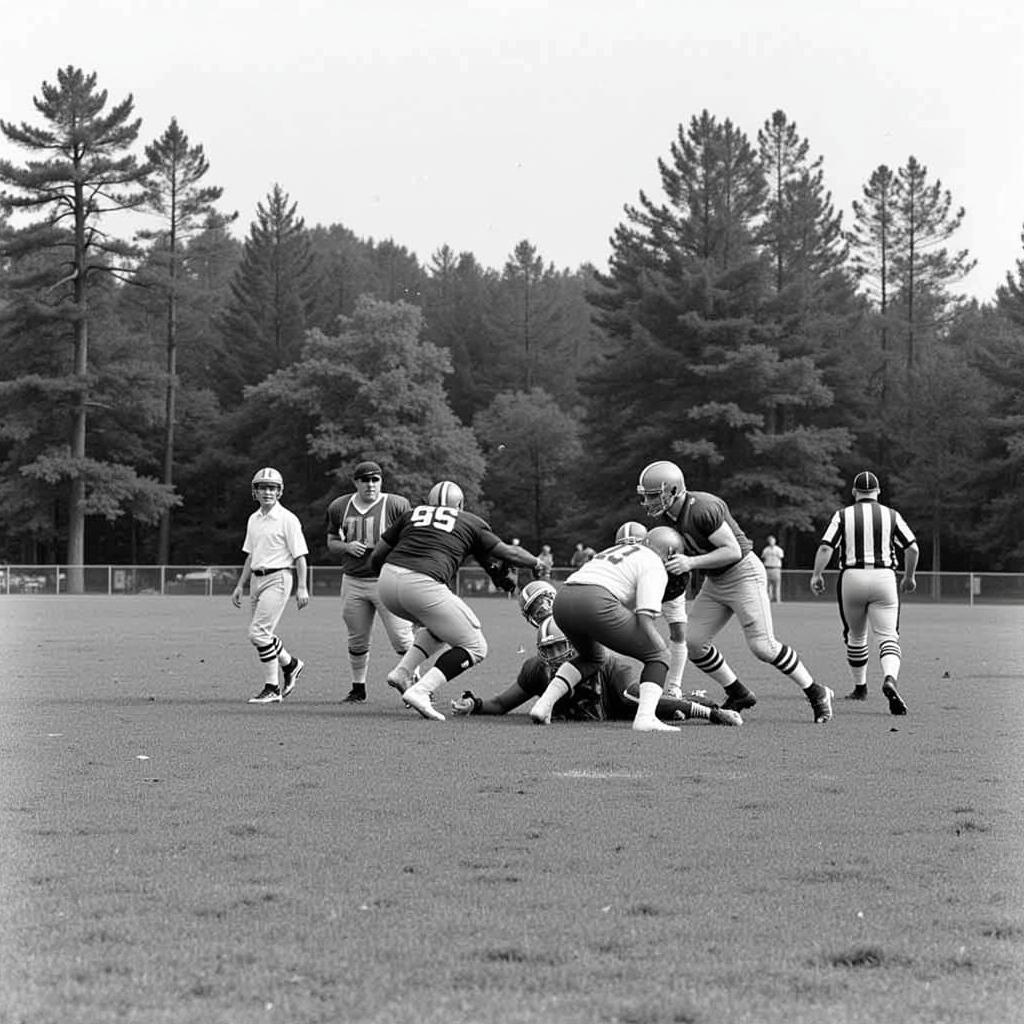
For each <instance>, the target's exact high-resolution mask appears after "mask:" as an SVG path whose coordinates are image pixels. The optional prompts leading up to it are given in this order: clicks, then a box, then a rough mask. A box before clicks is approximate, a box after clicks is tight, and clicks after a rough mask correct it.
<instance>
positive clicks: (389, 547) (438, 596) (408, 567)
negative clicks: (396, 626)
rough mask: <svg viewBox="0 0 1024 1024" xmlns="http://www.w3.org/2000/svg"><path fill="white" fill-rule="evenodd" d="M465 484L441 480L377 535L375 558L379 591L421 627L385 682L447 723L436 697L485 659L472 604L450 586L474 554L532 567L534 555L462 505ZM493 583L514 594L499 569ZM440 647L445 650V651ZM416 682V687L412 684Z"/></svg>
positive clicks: (481, 559) (408, 701)
mask: <svg viewBox="0 0 1024 1024" xmlns="http://www.w3.org/2000/svg"><path fill="white" fill-rule="evenodd" d="M463 502H464V497H463V493H462V488H461V487H459V485H458V484H456V483H454V482H452V481H451V480H441V481H440V482H439V483H436V484H434V486H433V487H431V488H430V492H429V494H428V495H427V500H426V501H425V502H424V503H423V504H421V505H417V506H416V507H415V508H412V509H410V510H409V511H408V512H405V513H403V514H402V516H401V517H400V518H399V519H398V520H397V521H396V522H395V523H393V524H392V525H391V526H389V527H388V528H387V529H386V530H385V531H384V533H383V534H382V535H381V538H380V540H378V541H377V546H376V547H375V548H374V550H373V556H372V558H371V560H370V564H371V565H372V566H373V568H374V569H375V570H378V571H379V572H380V596H381V600H382V601H383V602H384V604H385V606H386V607H387V608H388V610H389V611H391V612H392V613H393V614H395V615H399V616H401V617H402V618H404V619H408V620H409V621H410V622H412V623H414V624H415V625H416V626H417V627H418V628H417V629H416V636H415V642H414V643H413V646H412V648H411V649H410V650H409V651H407V652H406V653H405V654H404V655H403V656H402V658H401V660H400V661H399V663H398V664H397V665H396V666H395V667H394V668H393V669H392V670H391V672H390V673H388V684H389V685H390V686H393V687H394V688H395V689H397V690H399V691H401V693H402V699H403V700H404V701H405V703H406V704H407V705H408V706H409V707H411V708H412V709H413V710H415V711H416V712H418V713H419V714H420V715H422V716H423V717H424V718H427V719H433V720H435V721H441V722H443V721H444V715H442V714H441V712H440V711H438V710H436V708H435V707H434V705H433V703H432V701H431V697H432V695H433V693H434V691H435V690H437V689H438V687H440V686H441V685H442V684H443V683H445V682H447V681H448V680H451V679H454V678H455V677H456V676H458V675H461V674H462V673H463V672H465V671H466V670H467V669H470V668H472V667H473V666H474V665H477V664H479V663H480V662H481V661H483V660H484V658H485V657H487V639H486V637H485V636H484V632H483V629H482V628H481V626H480V620H479V619H478V618H477V616H476V614H475V613H474V612H473V610H472V608H470V607H469V605H468V604H466V602H465V601H463V600H462V598H461V597H458V596H457V595H456V594H455V593H454V591H453V590H452V589H451V588H452V584H453V583H454V581H455V578H456V574H457V573H458V571H459V567H460V566H461V565H462V563H463V561H464V560H465V559H466V558H468V557H470V556H472V557H474V558H475V559H476V560H477V561H478V562H479V563H480V564H481V565H482V566H484V567H485V568H486V567H488V566H491V565H492V563H495V562H501V563H506V564H507V563H510V564H511V565H513V566H516V565H520V566H525V567H526V568H528V569H535V568H536V566H537V556H536V555H534V554H531V553H530V552H529V551H527V550H526V548H524V547H522V546H520V545H516V544H506V543H505V542H504V541H502V540H501V538H500V537H498V536H497V535H496V534H494V533H493V532H492V531H491V528H490V526H489V525H488V524H487V523H486V522H485V521H484V520H483V519H481V518H480V517H479V516H478V515H474V514H473V513H472V512H469V511H467V510H466V509H465V508H463ZM492 571H493V572H494V574H495V575H492V576H491V578H492V580H493V581H494V582H495V584H496V585H501V586H502V589H504V590H506V592H508V593H512V592H513V591H514V589H515V583H514V581H513V580H512V579H510V578H509V577H508V576H507V575H506V576H504V577H503V578H502V580H501V583H499V581H498V579H496V578H495V576H496V575H497V573H498V569H497V568H494V569H493V570H488V574H489V575H491V572H492ZM442 648H447V649H446V650H444V651H443V652H442V653H440V654H438V652H439V651H442ZM435 654H437V655H438V657H437V660H436V662H435V663H434V665H433V667H432V668H430V669H429V670H428V671H427V672H424V673H423V676H422V677H421V678H420V679H419V680H418V681H417V682H413V681H412V677H413V672H414V671H415V670H416V669H417V668H418V667H419V666H420V665H421V664H422V663H423V662H424V661H425V660H426V659H427V658H431V657H433V656H434V655H435ZM410 684H411V685H410Z"/></svg>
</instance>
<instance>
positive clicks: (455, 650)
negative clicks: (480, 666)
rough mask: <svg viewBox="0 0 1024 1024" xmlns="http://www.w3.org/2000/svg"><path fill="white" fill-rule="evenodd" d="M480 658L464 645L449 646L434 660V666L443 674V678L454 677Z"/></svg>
mask: <svg viewBox="0 0 1024 1024" xmlns="http://www.w3.org/2000/svg"><path fill="white" fill-rule="evenodd" d="M480 660H481V659H479V658H477V657H475V655H474V654H473V653H472V652H471V651H468V650H466V648H465V647H449V648H448V650H447V651H445V652H444V654H442V655H440V657H438V659H437V661H435V662H434V667H435V668H436V669H438V670H439V671H440V672H442V673H443V674H444V677H445V679H454V678H455V677H456V676H457V675H459V674H461V673H462V672H465V671H466V669H467V668H471V667H472V666H473V665H475V664H476V663H477V662H478V661H480Z"/></svg>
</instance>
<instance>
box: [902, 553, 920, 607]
mask: <svg viewBox="0 0 1024 1024" xmlns="http://www.w3.org/2000/svg"><path fill="white" fill-rule="evenodd" d="M919 555H920V550H919V549H918V546H917V541H914V543H913V544H909V545H908V546H907V547H905V548H904V549H903V579H902V581H901V582H900V589H901V590H903V591H906V593H908V594H912V593H913V592H914V591H915V590H917V580H916V579H915V578H914V574H915V573H916V572H917V559H918V556H919Z"/></svg>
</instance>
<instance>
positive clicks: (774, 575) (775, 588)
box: [761, 534, 786, 604]
mask: <svg viewBox="0 0 1024 1024" xmlns="http://www.w3.org/2000/svg"><path fill="white" fill-rule="evenodd" d="M785 557H786V552H785V551H784V550H783V549H782V548H780V547H779V545H778V544H776V543H775V538H774V537H773V536H772V535H771V534H768V542H767V543H766V544H765V546H764V547H763V548H762V549H761V561H762V562H764V572H765V577H766V579H767V582H768V600H769V601H774V602H775V603H776V604H778V603H779V602H781V601H782V560H783V559H784V558H785Z"/></svg>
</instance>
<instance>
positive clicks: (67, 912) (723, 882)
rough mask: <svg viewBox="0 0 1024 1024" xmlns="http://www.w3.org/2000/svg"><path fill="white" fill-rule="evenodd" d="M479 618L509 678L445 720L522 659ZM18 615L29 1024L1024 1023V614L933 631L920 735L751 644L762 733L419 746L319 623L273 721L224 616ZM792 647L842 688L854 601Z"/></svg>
mask: <svg viewBox="0 0 1024 1024" xmlns="http://www.w3.org/2000/svg"><path fill="white" fill-rule="evenodd" d="M478 607H479V609H480V613H481V617H482V618H483V619H484V622H485V628H486V629H487V631H488V635H489V638H490V641H491V647H492V654H491V656H490V657H489V659H488V661H487V662H486V663H485V664H484V665H482V666H480V667H479V668H477V669H475V670H474V671H473V672H472V673H471V674H470V675H469V676H467V677H465V680H464V682H463V681H461V680H460V681H458V682H457V683H454V684H452V690H453V692H452V693H444V694H442V697H443V698H445V699H446V698H447V697H450V696H452V695H454V691H456V690H461V689H462V688H463V685H467V686H471V687H472V688H473V689H475V690H477V691H478V692H487V691H488V690H489V689H491V688H497V687H499V686H503V685H505V684H506V682H507V681H508V680H510V679H511V678H512V677H513V675H514V672H515V669H516V667H517V666H518V663H519V661H520V660H521V658H522V656H523V655H522V653H521V652H520V648H522V647H525V646H528V645H529V639H530V637H529V632H528V630H527V629H526V627H525V625H524V624H523V623H522V621H521V620H520V619H518V617H517V616H516V615H515V612H514V606H513V605H511V604H510V603H509V602H505V601H500V600H492V601H482V602H480V603H479V605H478ZM0 617H2V619H0V621H2V622H3V627H4V628H3V630H2V635H3V642H2V649H0V651H2V662H0V664H2V666H3V669H2V671H3V680H2V684H0V837H2V838H0V844H2V846H0V865H2V866H0V872H2V874H0V885H2V890H0V891H2V929H0V1020H2V1021H4V1022H5V1024H6V1022H25V1024H30V1022H31V1024H48V1022H53V1024H57V1022H61V1024H106V1022H114V1021H119V1022H122V1021H123V1022H130V1024H165V1022H166V1024H186V1022H188V1024H192V1022H202V1024H206V1022H249V1021H280V1022H288V1024H294V1022H320V1021H322V1022H331V1021H341V1022H353V1024H364V1022H365V1024H371V1022H373V1024H385V1022H387V1024H392V1022H394V1024H406V1022H408V1024H412V1022H438V1024H440V1022H442V1021H445V1022H453V1024H470V1022H485V1021H500V1022H509V1024H538V1022H554V1024H563V1022H564V1024H577V1022H578V1024H584V1022H587V1024H591V1022H608V1024H618V1022H621V1024H671V1022H678V1024H735V1022H750V1024H755V1022H756V1024H762V1022H763V1024H774V1022H779V1024H781V1022H793V1024H812V1022H813V1024H819V1022H826V1021H827V1022H836V1024H847V1022H849V1024H860V1022H863V1024H868V1022H871V1024H876V1022H889V1021H891V1022H901V1024H902V1022H909V1024H917V1022H933V1021H934V1022H938V1021H950V1022H957V1024H960V1022H985V1024H996V1022H999V1024H1002V1022H1009V1021H1014V1020H1019V1019H1020V1009H1019V1008H1020V1006H1021V1005H1024V866H1022V857H1021V850H1022V849H1024V813H1022V812H1024V773H1022V771H1021V768H1022V766H1024V755H1022V753H1021V751H1022V749H1024V748H1022V739H1024V710H1022V706H1021V705H1022V702H1021V699H1020V698H1021V682H1022V680H1024V639H1022V632H1021V626H1022V625H1024V610H1022V609H1013V608H1009V609H992V608H980V607H979V608H975V609H973V610H971V609H964V608H958V609H954V608H945V607H939V608H932V607H927V606H925V607H922V606H919V605H917V606H911V607H908V608H907V609H905V610H904V622H903V627H904V649H905V653H906V666H905V670H904V676H903V680H902V686H901V689H902V690H903V692H904V694H905V696H906V699H907V701H908V704H909V705H910V715H908V716H907V717H906V718H903V719H895V718H892V717H891V716H889V715H888V714H887V711H886V706H885V703H884V701H883V700H882V698H881V696H880V694H879V692H878V681H877V679H875V680H873V688H872V699H871V700H870V701H869V702H868V703H867V704H864V705H850V704H843V703H842V702H840V703H839V705H838V709H837V717H836V720H835V722H834V723H832V724H831V725H830V726H828V727H814V726H813V725H812V724H811V723H810V716H809V711H808V708H807V706H806V704H805V703H804V702H803V701H802V699H801V698H800V697H799V695H798V694H797V692H796V689H795V687H794V686H793V685H792V684H791V683H788V682H786V681H784V680H780V679H776V678H774V677H773V676H772V674H771V673H770V672H769V671H768V670H766V669H764V668H763V667H762V666H760V665H757V664H756V663H754V662H753V660H752V659H751V658H750V656H749V655H748V654H747V653H746V651H745V650H743V648H742V645H741V642H740V641H739V638H738V632H737V631H735V627H730V628H729V630H727V632H726V633H725V634H723V644H722V646H723V649H724V650H725V651H726V653H727V655H728V656H729V657H730V659H731V660H733V662H734V664H735V665H736V667H737V669H738V670H740V671H741V673H742V674H743V675H744V677H745V678H746V679H747V680H748V681H749V682H750V683H751V685H753V686H754V688H755V689H756V690H757V692H758V695H759V698H760V703H759V704H758V706H757V708H756V709H755V710H754V711H752V712H750V713H749V714H748V715H747V724H746V725H745V726H744V727H743V728H742V729H719V728H713V727H710V726H701V725H693V726H687V727H685V728H684V729H683V730H682V732H681V733H680V734H678V735H658V736H652V735H635V734H633V733H632V732H631V731H630V730H629V728H628V726H627V725H625V724H611V723H608V724H604V725H593V726H588V725H575V724H574V725H563V726H553V727H551V728H549V729H540V728H537V727H535V726H533V725H531V724H530V723H529V721H528V719H527V718H526V716H524V715H522V714H516V715H512V716H510V717H509V718H507V719H476V720H472V719H471V720H449V721H448V722H446V723H443V724H441V723H428V722H425V721H423V720H422V719H420V718H419V717H418V716H415V715H413V714H412V713H411V712H408V711H405V710H404V709H402V708H401V706H400V705H399V704H398V703H397V699H396V698H395V696H394V694H393V693H392V691H390V690H389V689H388V688H387V687H386V686H384V684H383V673H384V671H385V670H386V668H387V666H388V665H389V664H390V661H391V658H390V654H389V652H387V651H385V650H384V642H383V635H382V634H378V635H377V637H376V641H377V648H376V650H375V652H374V656H373V666H374V675H373V680H374V681H373V683H372V684H371V687H370V700H369V701H368V703H367V704H366V705H364V706H362V707H351V706H348V705H341V704H340V703H339V700H340V697H341V696H343V695H344V693H345V692H346V691H347V689H348V681H347V673H346V670H345V665H344V655H343V646H344V645H343V634H342V630H341V624H340V609H339V607H338V604H337V602H335V601H330V600H327V599H323V598H321V599H318V600H317V601H315V602H314V603H313V604H312V605H311V606H310V608H309V609H308V610H307V611H306V612H303V613H302V614H301V615H297V614H296V613H295V610H294V607H292V608H291V609H290V610H289V612H288V614H287V616H286V618H285V620H284V622H283V623H282V630H281V632H282V635H283V637H284V639H285V642H286V644H287V645H288V646H289V647H291V648H293V649H294V650H296V651H297V652H298V653H300V654H301V655H302V656H303V657H304V658H305V659H306V660H307V662H308V664H309V668H308V669H307V671H306V672H305V673H304V674H303V676H302V679H301V682H300V684H299V687H298V689H297V690H296V692H295V694H294V696H293V697H292V698H291V699H290V700H289V701H288V702H286V703H285V704H284V705H281V706H271V707H263V708H260V707H250V706H248V705H247V704H246V703H245V698H246V697H247V696H249V694H250V693H251V692H254V690H255V689H257V688H258V687H257V681H258V680H257V673H256V664H255V659H254V657H253V656H252V653H251V650H250V649H249V647H248V645H247V644H246V643H245V640H244V626H245V616H244V613H242V612H236V611H235V610H234V609H233V608H232V607H231V606H230V603H229V602H228V600H227V599H217V598H214V599H205V598H134V599H133V598H82V599H77V598H68V597H61V598H15V599H7V600H5V601H4V602H3V603H0ZM777 624H778V632H779V635H780V636H782V637H783V638H784V639H786V640H787V642H790V643H792V644H794V645H795V646H797V647H798V649H799V650H800V651H801V653H802V654H803V655H804V657H805V660H806V661H807V662H808V664H809V665H810V666H811V667H812V669H813V670H814V671H815V672H816V673H817V674H818V676H819V677H820V678H821V679H822V680H823V681H825V682H829V683H831V684H832V685H834V686H835V687H836V689H837V691H838V692H845V690H846V689H848V685H847V681H846V676H845V669H844V665H843V659H842V651H841V647H840V644H839V636H838V619H837V617H836V615H835V610H834V607H833V606H832V605H831V603H829V604H819V603H806V604H793V605H783V606H781V608H780V609H779V610H778V612H777ZM946 673H948V675H946ZM687 682H688V684H689V685H691V686H697V685H705V684H704V683H701V681H700V677H699V676H697V675H696V674H695V673H694V672H693V671H692V670H690V671H689V672H688V676H687ZM709 688H710V689H712V691H713V689H714V687H713V684H711V686H710V687H709Z"/></svg>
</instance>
